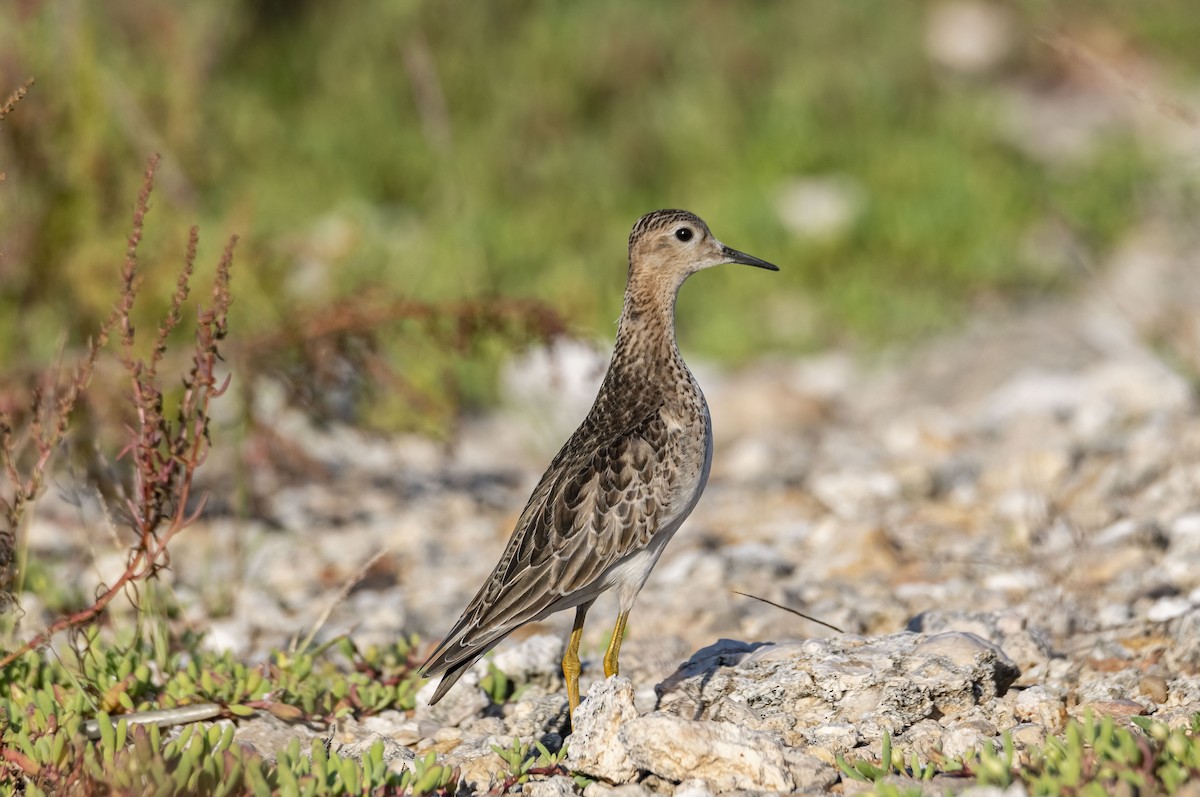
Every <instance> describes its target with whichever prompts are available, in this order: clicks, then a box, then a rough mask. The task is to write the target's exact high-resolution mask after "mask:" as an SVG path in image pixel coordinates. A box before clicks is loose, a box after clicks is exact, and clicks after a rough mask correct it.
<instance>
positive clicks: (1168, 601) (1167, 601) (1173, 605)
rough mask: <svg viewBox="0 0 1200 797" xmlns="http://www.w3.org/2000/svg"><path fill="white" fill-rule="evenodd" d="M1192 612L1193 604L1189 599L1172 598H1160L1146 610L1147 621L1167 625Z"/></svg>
mask: <svg viewBox="0 0 1200 797" xmlns="http://www.w3.org/2000/svg"><path fill="white" fill-rule="evenodd" d="M1191 610H1192V602H1191V601H1190V600H1188V599H1187V598H1181V597H1178V596H1171V597H1166V598H1159V599H1158V600H1156V601H1155V602H1154V603H1153V604H1152V605H1151V606H1150V608H1149V609H1147V610H1146V619H1147V620H1149V621H1150V622H1152V623H1165V622H1166V621H1168V620H1174V619H1175V618H1176V617H1182V616H1183V615H1185V614H1187V613H1188V612H1190V611H1191Z"/></svg>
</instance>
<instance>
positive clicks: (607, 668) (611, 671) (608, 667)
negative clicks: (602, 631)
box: [604, 612, 629, 678]
mask: <svg viewBox="0 0 1200 797" xmlns="http://www.w3.org/2000/svg"><path fill="white" fill-rule="evenodd" d="M628 619H629V612H621V613H620V614H618V615H617V626H616V628H614V629H613V635H612V639H610V640H609V642H608V650H606V651H604V677H605V678H611V677H613V676H614V675H616V674H617V673H618V672H619V670H620V666H619V663H618V661H617V659H618V658H619V657H620V655H621V640H623V639H624V638H625V621H626V620H628Z"/></svg>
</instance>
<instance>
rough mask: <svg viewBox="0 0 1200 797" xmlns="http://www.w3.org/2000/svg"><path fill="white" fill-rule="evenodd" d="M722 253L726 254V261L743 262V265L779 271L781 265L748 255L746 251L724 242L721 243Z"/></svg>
mask: <svg viewBox="0 0 1200 797" xmlns="http://www.w3.org/2000/svg"><path fill="white" fill-rule="evenodd" d="M721 254H723V255H724V256H725V262H726V263H741V264H742V265H743V266H754V267H756V268H765V269H766V270H767V271H778V270H779V266H777V265H775V264H774V263H768V262H767V261H765V260H759V259H758V258H757V257H754V256H753V255H748V254H746V253H745V252H739V251H738V250H736V249H730V248H729V247H728V246H725V245H724V244H722V245H721Z"/></svg>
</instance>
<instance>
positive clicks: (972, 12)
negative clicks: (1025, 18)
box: [925, 0, 1013, 75]
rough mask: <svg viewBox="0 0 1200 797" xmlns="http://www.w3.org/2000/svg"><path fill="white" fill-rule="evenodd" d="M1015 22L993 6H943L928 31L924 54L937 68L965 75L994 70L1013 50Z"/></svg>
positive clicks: (959, 3) (959, 2)
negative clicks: (942, 67)
mask: <svg viewBox="0 0 1200 797" xmlns="http://www.w3.org/2000/svg"><path fill="white" fill-rule="evenodd" d="M1012 38H1013V37H1012V20H1011V19H1010V15H1009V12H1008V11H1007V9H1005V8H1004V7H1003V6H1000V5H996V4H993V3H983V2H967V1H966V0H957V1H956V2H946V3H940V4H938V5H936V6H934V7H933V11H932V12H931V13H930V15H929V22H928V24H927V26H926V29H925V51H926V53H928V54H929V57H930V58H931V59H932V60H933V61H935V62H937V63H938V64H940V65H942V66H944V67H946V68H948V69H952V70H954V71H955V72H962V73H965V74H971V75H975V74H980V73H984V72H987V71H989V70H991V69H993V68H994V67H995V66H996V65H997V64H999V62H1000V61H1001V60H1003V59H1004V57H1005V56H1007V55H1008V53H1009V51H1010V50H1011V49H1012Z"/></svg>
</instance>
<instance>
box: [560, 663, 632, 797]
mask: <svg viewBox="0 0 1200 797" xmlns="http://www.w3.org/2000/svg"><path fill="white" fill-rule="evenodd" d="M637 715H638V714H637V709H636V708H634V705H633V684H632V683H630V681H629V679H628V678H622V677H620V676H615V677H613V678H609V679H608V680H605V681H597V682H596V683H594V684H592V688H591V689H590V690H588V694H587V699H586V700H584V701H583V702H582V703H580V704H579V708H577V709H575V716H574V717H573V718H572V732H571V739H570V744H569V745H568V748H567V766H568V767H569V768H570V769H571V770H573V771H576V772H581V773H583V774H584V775H588V776H589V777H593V778H600V779H602V780H606V781H608V782H609V783H624V782H626V781H630V780H633V779H634V778H635V777H637V773H638V770H637V765H636V764H634V762H633V761H632V760H631V759H630V757H629V751H628V750H627V749H626V748H625V747H624V746H623V745H621V744H616V743H614V742H615V740H616V739H617V738H618V733H620V730H621V728H623V727H624V726H625V725H626V724H627V723H629V722H631V721H633V720H634V719H636V718H637Z"/></svg>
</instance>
